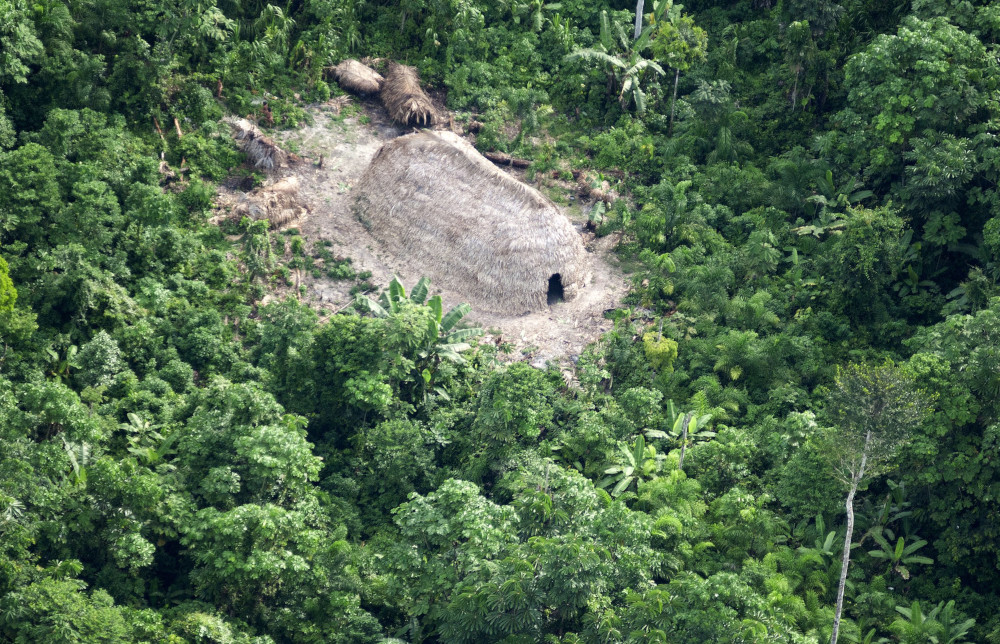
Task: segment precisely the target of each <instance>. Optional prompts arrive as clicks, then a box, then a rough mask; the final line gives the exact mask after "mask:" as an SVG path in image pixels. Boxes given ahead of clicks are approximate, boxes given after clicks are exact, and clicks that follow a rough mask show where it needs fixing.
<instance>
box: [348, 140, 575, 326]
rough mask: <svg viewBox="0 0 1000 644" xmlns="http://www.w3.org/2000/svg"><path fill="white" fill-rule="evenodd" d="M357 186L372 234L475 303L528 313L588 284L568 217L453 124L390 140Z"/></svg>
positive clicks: (363, 217) (360, 206)
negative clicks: (489, 158)
mask: <svg viewBox="0 0 1000 644" xmlns="http://www.w3.org/2000/svg"><path fill="white" fill-rule="evenodd" d="M355 195H356V196H355V209H356V210H355V213H356V215H357V216H358V218H359V219H360V220H361V222H362V223H363V224H364V225H365V226H366V227H367V228H368V229H369V231H371V233H372V235H373V236H374V237H375V238H376V239H378V240H379V241H380V242H382V243H383V244H384V245H385V246H386V247H387V248H388V249H389V250H390V251H392V252H393V253H394V254H396V255H397V256H400V257H406V258H407V259H410V260H412V261H414V262H416V263H418V264H419V265H420V267H421V268H420V270H421V272H422V273H424V274H426V275H427V276H428V277H430V278H431V279H432V280H433V281H434V282H435V283H438V284H441V285H443V286H447V287H449V288H451V289H453V290H455V291H458V292H459V293H460V294H461V295H462V296H463V297H464V298H467V299H468V300H469V301H470V302H471V303H472V304H473V305H474V306H476V307H477V308H480V309H485V310H488V311H495V312H506V313H522V312H526V311H530V310H534V309H539V308H541V307H544V306H545V305H546V304H547V303H553V301H554V300H556V299H573V298H574V297H575V296H576V295H577V294H578V293H579V291H580V289H581V288H583V286H584V284H585V281H586V276H585V273H584V271H585V262H584V253H585V251H584V248H583V243H582V241H581V239H580V235H579V234H578V233H577V232H576V231H575V230H574V229H573V226H572V225H571V224H570V222H569V220H568V219H566V217H565V216H563V215H562V213H560V212H559V210H558V209H557V208H556V207H555V205H553V204H552V202H551V201H549V200H548V199H547V198H545V197H544V196H542V195H541V194H540V193H539V192H538V191H537V190H535V189H534V188H531V187H529V186H527V185H525V184H523V183H521V182H519V181H517V180H516V179H514V178H513V177H511V176H510V175H508V174H506V173H505V172H503V171H502V170H499V169H498V168H496V167H495V166H494V165H493V164H492V163H490V162H489V161H487V160H486V159H485V158H484V157H483V156H482V155H481V154H479V152H477V151H476V150H475V148H473V147H472V146H471V145H469V144H468V143H467V142H466V141H465V140H464V139H462V138H460V137H458V136H456V135H455V134H452V133H451V132H429V131H423V132H419V133H416V134H410V135H407V136H402V137H399V138H397V139H394V140H392V141H390V142H388V143H386V144H385V145H384V146H382V148H381V149H380V150H379V151H378V153H377V154H376V155H375V158H374V159H373V160H372V163H371V165H370V166H369V167H368V169H367V170H366V171H365V174H364V175H363V176H362V178H361V180H360V181H359V182H358V184H357V186H356V188H355Z"/></svg>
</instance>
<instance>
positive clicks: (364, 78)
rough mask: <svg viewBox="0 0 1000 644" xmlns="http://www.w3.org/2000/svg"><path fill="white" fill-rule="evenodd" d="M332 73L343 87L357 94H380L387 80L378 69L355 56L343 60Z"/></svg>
mask: <svg viewBox="0 0 1000 644" xmlns="http://www.w3.org/2000/svg"><path fill="white" fill-rule="evenodd" d="M330 73H331V74H332V75H333V77H334V78H336V79H337V82H338V83H339V84H340V86H341V87H343V88H344V89H346V90H347V91H349V92H353V93H355V94H378V92H379V90H380V89H382V83H383V81H385V79H384V78H382V75H381V74H379V73H378V72H377V71H375V70H374V69H372V68H371V67H368V66H367V65H363V64H361V63H359V62H358V61H356V60H354V59H353V58H352V59H348V60H345V61H342V62H341V63H340V64H339V65H337V66H336V67H334V68H332V69H331V70H330Z"/></svg>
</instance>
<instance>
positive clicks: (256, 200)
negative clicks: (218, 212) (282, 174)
mask: <svg viewBox="0 0 1000 644" xmlns="http://www.w3.org/2000/svg"><path fill="white" fill-rule="evenodd" d="M298 192H299V180H298V179H297V178H295V177H286V178H284V179H282V180H280V181H278V182H276V183H273V184H271V185H270V186H265V187H262V188H260V189H258V190H255V191H253V192H251V193H249V194H244V195H242V196H241V197H240V200H239V202H238V203H237V204H236V207H235V208H233V210H232V213H231V215H230V216H231V217H232V218H233V219H236V220H239V219H242V218H243V217H249V218H250V219H253V220H260V219H267V220H268V222H269V223H270V225H271V228H282V227H284V226H286V225H288V224H289V223H291V222H293V221H295V220H297V219H299V218H300V217H301V216H302V215H303V214H305V213H306V212H307V209H306V208H305V207H303V206H302V205H301V204H300V203H299V200H298Z"/></svg>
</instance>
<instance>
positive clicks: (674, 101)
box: [667, 69, 681, 136]
mask: <svg viewBox="0 0 1000 644" xmlns="http://www.w3.org/2000/svg"><path fill="white" fill-rule="evenodd" d="M680 80H681V70H680V69H676V70H674V98H673V99H672V100H671V101H670V129H668V130H667V136H673V135H674V111H675V110H676V108H677V83H678V82H679V81H680Z"/></svg>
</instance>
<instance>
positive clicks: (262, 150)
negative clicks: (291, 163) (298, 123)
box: [223, 116, 289, 170]
mask: <svg viewBox="0 0 1000 644" xmlns="http://www.w3.org/2000/svg"><path fill="white" fill-rule="evenodd" d="M223 120H224V121H225V122H226V123H228V124H229V126H230V127H231V128H233V137H234V138H235V139H236V142H237V144H238V145H239V146H240V149H241V150H243V152H244V153H245V154H246V155H247V159H249V161H250V163H251V164H252V165H253V166H254V167H255V168H260V169H261V170H274V169H275V168H277V167H279V166H281V165H282V164H284V163H287V162H288V160H289V155H288V153H287V152H285V151H284V150H282V149H281V148H279V147H278V144H277V143H275V142H274V140H273V139H272V138H271V137H269V136H267V135H266V134H264V133H263V132H261V131H260V128H258V127H257V125H256V124H254V123H252V122H250V121H248V120H247V119H243V118H237V117H232V116H228V117H226V118H225V119H223Z"/></svg>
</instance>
